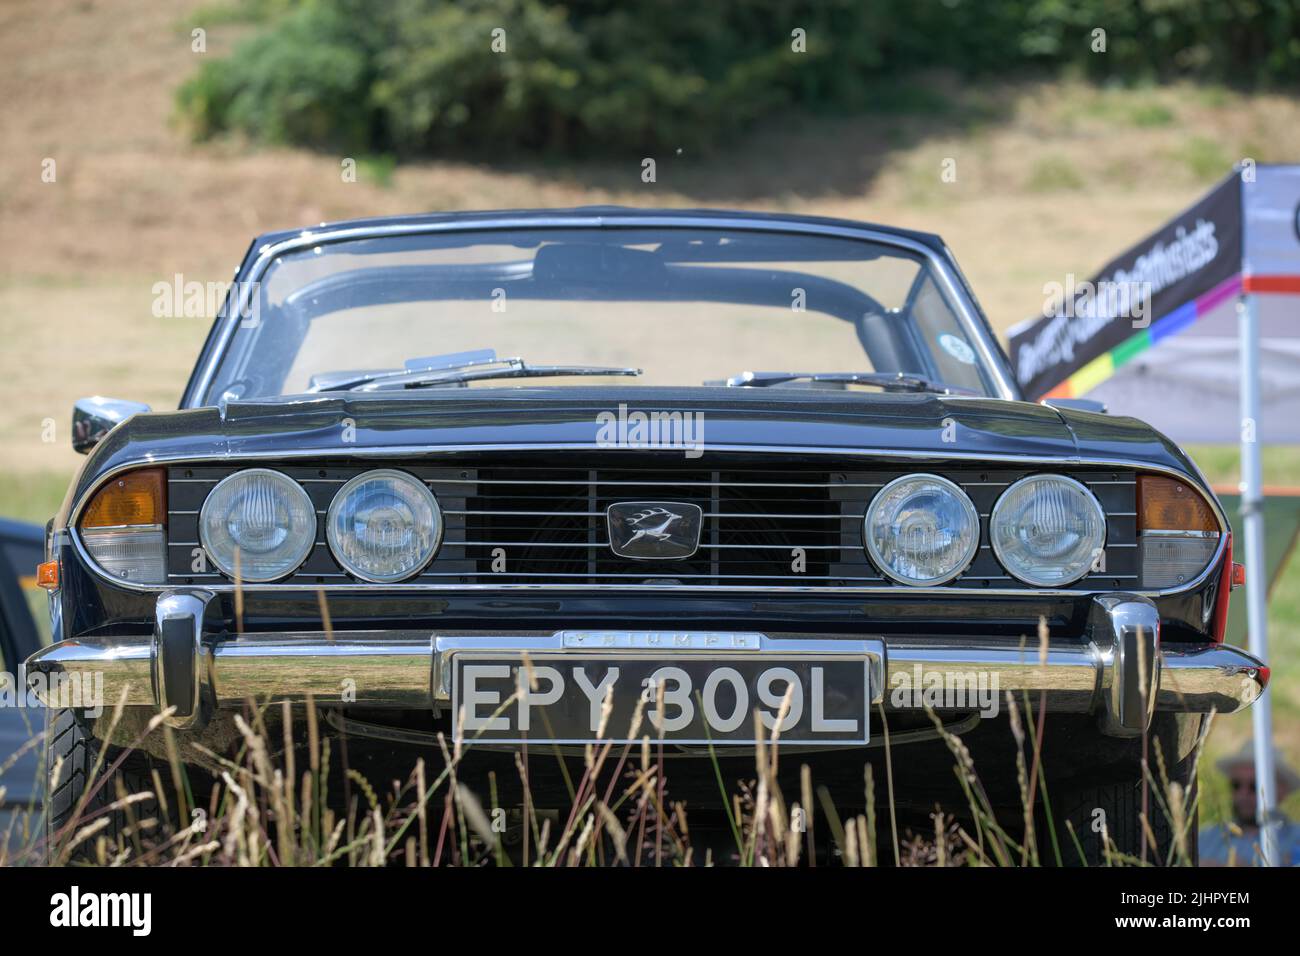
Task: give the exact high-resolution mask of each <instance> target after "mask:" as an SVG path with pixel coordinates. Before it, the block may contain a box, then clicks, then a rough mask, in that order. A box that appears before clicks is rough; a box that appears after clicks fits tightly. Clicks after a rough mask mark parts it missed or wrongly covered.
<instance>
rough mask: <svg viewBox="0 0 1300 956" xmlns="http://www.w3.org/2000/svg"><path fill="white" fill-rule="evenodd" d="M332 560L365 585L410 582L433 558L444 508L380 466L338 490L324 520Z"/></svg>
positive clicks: (409, 481)
mask: <svg viewBox="0 0 1300 956" xmlns="http://www.w3.org/2000/svg"><path fill="white" fill-rule="evenodd" d="M325 536H326V538H327V539H328V540H329V545H330V550H331V551H333V552H334V557H335V558H336V559H337V560H338V562H339V564H341V565H342V566H343V567H344V568H345V569H346V570H347V571H348V572H349V573H351V574H353V575H355V576H356V577H358V578H361V579H362V580H363V581H373V582H375V583H381V584H382V583H387V582H389V581H401V580H402V579H403V578H409V577H410V576H411V575H413V574H415V573H416V572H417V571H419V570H420V569H421V568H423V567H424V566H425V565H426V564H428V563H429V561H430V560H431V559H432V558H433V555H434V552H435V551H437V550H438V545H439V543H440V542H441V541H442V510H441V509H440V508H439V507H438V501H437V499H435V498H434V497H433V492H431V491H430V490H429V489H428V488H427V487H425V485H424V483H423V482H421V481H419V480H417V479H415V478H413V477H411V476H410V475H408V474H406V472H403V471H394V470H392V469H388V468H381V469H378V470H376V471H368V472H366V473H365V474H361V475H357V476H356V477H355V478H353V479H352V480H351V481H349V482H348V483H347V484H345V485H344V486H343V487H342V488H340V489H339V492H338V494H337V495H335V496H334V501H333V502H332V503H331V504H330V509H329V514H328V516H327V517H326V519H325Z"/></svg>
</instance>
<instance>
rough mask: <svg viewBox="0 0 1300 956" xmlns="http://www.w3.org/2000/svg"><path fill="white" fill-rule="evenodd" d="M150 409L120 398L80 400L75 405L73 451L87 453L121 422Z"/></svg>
mask: <svg viewBox="0 0 1300 956" xmlns="http://www.w3.org/2000/svg"><path fill="white" fill-rule="evenodd" d="M149 410H150V409H149V406H148V405H145V404H143V403H141V402H128V401H125V400H123V399H120V398H103V397H102V396H99V395H94V396H92V397H90V398H82V399H78V401H77V403H76V404H75V405H73V406H72V448H73V450H74V451H76V452H79V453H80V454H83V455H85V454H87V453H88V452H89V451H90V449H92V448H94V447H95V446H96V445H98V444H99V441H100V439H101V438H103V437H104V436H105V435H107V434H108V433H109V432H110V431H111V430H112V429H113V426H115V425H117V424H118V422H124V421H126V420H127V419H128V418H130V417H131V416H132V415H139V414H140V413H142V412H147V411H149Z"/></svg>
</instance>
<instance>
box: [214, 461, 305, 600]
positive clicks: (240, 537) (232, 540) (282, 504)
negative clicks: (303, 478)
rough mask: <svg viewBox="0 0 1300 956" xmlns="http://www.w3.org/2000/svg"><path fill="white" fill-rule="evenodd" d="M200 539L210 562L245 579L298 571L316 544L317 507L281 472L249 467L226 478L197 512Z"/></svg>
mask: <svg viewBox="0 0 1300 956" xmlns="http://www.w3.org/2000/svg"><path fill="white" fill-rule="evenodd" d="M199 540H200V541H202V542H203V548H204V550H205V551H207V553H208V557H209V558H211V559H212V563H213V564H215V565H216V566H217V567H218V568H220V569H221V571H222V572H223V573H225V574H226V575H227V576H229V577H235V576H236V566H235V559H236V556H238V559H239V566H238V577H239V579H240V580H242V581H274V580H275V579H276V578H282V577H284V576H285V575H286V574H289V573H290V572H292V571H294V570H295V569H296V568H297V567H298V566H299V565H300V564H302V563H303V561H305V560H306V559H307V555H308V554H309V553H310V552H311V549H312V545H314V544H315V543H316V509H315V508H313V507H312V503H311V499H310V498H309V497H307V492H306V491H304V490H303V488H302V486H301V485H300V484H298V483H297V482H296V481H294V480H293V479H291V478H287V477H285V476H284V475H282V474H280V473H279V472H278V471H271V470H270V469H268V468H248V469H246V470H244V471H237V472H235V473H234V474H233V475H229V476H228V477H226V478H223V479H222V480H221V481H220V482H218V483H217V486H216V487H215V488H213V489H212V491H211V492H210V493H209V494H208V497H207V499H206V500H205V501H204V502H203V508H202V510H200V512H199Z"/></svg>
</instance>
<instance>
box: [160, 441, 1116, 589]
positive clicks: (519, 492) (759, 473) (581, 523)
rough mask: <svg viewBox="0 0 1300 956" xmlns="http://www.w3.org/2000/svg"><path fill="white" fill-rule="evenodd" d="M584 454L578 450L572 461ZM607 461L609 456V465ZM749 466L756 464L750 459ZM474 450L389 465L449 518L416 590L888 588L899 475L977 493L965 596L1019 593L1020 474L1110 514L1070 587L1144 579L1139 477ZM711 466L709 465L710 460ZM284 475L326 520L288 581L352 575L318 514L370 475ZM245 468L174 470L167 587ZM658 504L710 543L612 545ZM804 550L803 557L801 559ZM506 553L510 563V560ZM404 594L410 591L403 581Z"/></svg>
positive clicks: (328, 470)
mask: <svg viewBox="0 0 1300 956" xmlns="http://www.w3.org/2000/svg"><path fill="white" fill-rule="evenodd" d="M575 457H576V455H575ZM603 457H604V456H602V458H603ZM750 457H751V459H753V458H754V457H755V456H750ZM472 459H474V456H471V455H468V454H467V455H466V456H465V463H451V464H448V463H445V462H444V463H440V464H437V465H429V464H423V463H404V462H399V463H384V464H385V465H386V466H390V467H399V468H402V469H404V470H406V471H409V472H410V473H411V474H413V475H415V476H417V477H418V478H420V479H421V480H422V481H424V482H425V483H426V485H428V487H429V488H430V489H431V490H432V491H433V492H434V494H435V495H436V496H437V498H438V501H439V503H440V505H441V506H442V509H443V516H444V521H445V526H444V529H443V545H442V548H441V550H440V551H439V554H438V556H437V557H436V558H435V559H434V560H433V561H432V562H431V563H430V565H429V566H428V567H427V568H426V569H425V570H424V571H423V572H422V573H421V574H420V575H418V576H417V577H416V578H414V579H412V580H413V581H417V582H425V583H429V584H441V585H447V586H455V585H456V584H491V583H494V582H496V583H508V584H533V585H537V584H541V585H544V584H546V583H547V582H551V583H555V584H563V585H566V586H573V585H574V584H583V583H587V584H602V583H605V584H619V585H635V584H637V583H649V584H663V583H680V584H683V585H690V586H693V587H708V586H711V585H712V586H736V585H753V586H755V587H764V586H791V585H795V586H807V587H816V588H826V589H827V590H833V589H835V588H837V587H861V588H872V587H886V586H888V587H892V586H894V585H893V582H892V581H890V580H889V579H888V578H886V577H885V576H883V575H882V574H881V573H880V572H879V571H878V570H877V569H876V568H875V567H874V566H873V565H872V564H871V563H870V562H869V561H868V560H867V558H866V554H865V552H864V550H863V546H862V516H863V513H864V512H865V511H866V508H867V506H868V505H869V504H870V502H871V500H872V498H873V497H874V495H875V494H876V492H878V491H879V489H880V488H882V487H883V486H884V485H886V484H887V483H888V482H889V481H891V480H893V479H894V478H896V477H897V476H899V475H901V474H909V473H916V472H920V471H929V472H933V473H935V474H941V475H943V476H944V477H947V478H949V479H951V480H952V481H954V482H955V483H956V484H958V485H959V486H961V487H962V488H963V489H964V490H965V491H966V493H967V494H969V495H970V497H971V499H972V501H973V502H974V504H975V506H976V511H977V512H978V513H979V514H980V515H981V540H980V549H979V551H978V552H977V553H976V557H975V560H974V561H973V562H972V564H971V567H970V568H969V569H967V571H966V572H965V573H964V574H963V575H961V576H959V577H958V578H957V579H956V580H954V581H952V582H950V583H949V584H948V585H945V587H947V588H951V589H955V590H970V591H979V590H981V589H985V588H990V587H995V588H999V589H1013V590H1014V589H1024V588H1025V587H1026V586H1025V585H1023V584H1021V583H1020V582H1018V581H1016V580H1015V579H1014V578H1011V577H1010V576H1009V575H1008V574H1007V573H1006V571H1005V570H1004V569H1003V568H1002V567H1001V565H1000V564H999V563H998V561H997V559H996V557H995V556H994V555H993V553H992V549H991V548H990V547H989V542H988V528H987V516H988V514H989V512H990V511H991V510H992V507H993V504H994V503H995V502H996V501H997V499H998V496H999V495H1000V494H1001V493H1002V491H1003V489H1005V488H1006V487H1007V486H1008V485H1010V484H1011V483H1012V482H1013V481H1015V480H1017V479H1019V478H1021V477H1023V476H1024V475H1025V474H1027V473H1030V472H1033V471H1039V470H1051V471H1054V472H1058V473H1063V474H1068V475H1070V476H1071V477H1074V478H1076V479H1078V480H1079V481H1081V482H1083V483H1084V484H1085V485H1087V486H1088V487H1090V488H1091V489H1092V490H1093V492H1094V494H1096V495H1097V497H1098V499H1099V500H1100V501H1101V503H1102V505H1103V507H1104V508H1105V510H1106V512H1107V547H1106V562H1105V565H1104V566H1105V567H1106V571H1104V572H1097V573H1095V574H1090V575H1088V576H1087V577H1085V578H1084V579H1083V580H1082V581H1080V582H1077V583H1076V584H1074V585H1072V588H1073V589H1082V590H1096V589H1102V588H1111V587H1119V586H1131V582H1133V581H1135V580H1137V557H1138V556H1137V549H1136V517H1135V511H1136V508H1135V475H1134V474H1133V473H1132V472H1128V471H1115V470H1114V469H1104V468H1072V469H1055V468H1053V469H1034V468H1028V467H1026V468H1009V467H996V468H994V467H984V468H981V467H980V466H979V465H962V466H953V467H940V466H937V465H929V466H926V465H922V464H920V463H918V464H916V465H909V463H907V462H894V463H889V464H883V463H882V464H879V465H875V466H872V467H865V468H864V467H862V466H861V465H860V464H858V465H854V466H853V467H852V468H851V469H849V470H842V471H836V470H833V469H831V468H827V466H826V464H825V463H824V462H813V463H808V464H804V463H802V462H800V463H798V465H797V466H793V465H792V463H791V460H790V459H784V460H782V459H774V460H773V462H772V464H771V466H767V465H764V464H762V463H760V464H752V463H750V462H746V463H745V464H744V465H739V464H736V463H735V462H733V461H726V460H721V459H719V460H716V461H712V462H709V463H708V464H702V463H701V462H699V461H687V462H682V463H679V464H676V465H675V466H673V467H663V459H658V461H657V463H656V465H655V467H653V468H649V467H646V468H642V467H636V466H633V467H627V466H623V467H600V468H591V467H580V468H579V467H574V468H565V467H556V466H555V465H553V464H552V465H546V466H537V467H534V466H531V465H527V464H524V465H519V464H518V463H517V462H516V461H509V463H508V464H507V463H504V462H506V461H508V460H507V459H506V458H505V457H504V456H497V457H496V458H495V459H494V458H492V457H491V456H487V455H480V456H477V460H472ZM705 461H706V462H707V461H708V459H705ZM271 467H276V468H278V470H280V471H283V472H284V473H285V474H286V475H288V476H289V477H291V478H294V479H295V480H297V481H299V482H301V483H302V485H303V486H304V488H306V490H307V492H308V494H309V495H310V497H311V499H312V502H313V505H314V506H315V507H316V509H317V510H318V512H319V514H320V515H321V516H322V520H320V521H319V528H318V534H317V542H316V546H315V547H314V548H313V550H312V552H311V556H310V557H309V558H308V560H307V562H306V563H305V564H304V566H303V568H302V569H300V570H299V571H298V572H297V573H296V574H295V575H293V576H291V577H290V578H288V579H287V582H286V583H300V584H311V583H326V582H341V581H350V580H352V578H351V577H350V576H349V575H347V574H346V573H344V572H343V571H342V569H341V568H340V567H339V566H338V565H337V564H336V563H335V562H334V560H333V557H332V555H331V554H330V552H329V549H328V546H327V545H326V543H325V532H324V521H323V515H324V514H325V511H326V510H327V509H328V507H329V503H330V501H331V499H332V498H333V496H334V494H335V492H337V490H338V488H339V487H340V486H341V485H342V483H343V482H345V481H347V480H348V479H350V478H352V477H353V476H355V475H357V474H360V473H361V472H363V471H365V470H367V469H368V468H369V467H381V464H380V463H375V464H373V465H364V464H357V463H355V462H340V463H337V464H334V465H329V464H326V465H323V466H322V465H310V466H304V465H294V464H288V465H284V466H278V465H275V464H274V463H272V464H271ZM233 470H234V469H233V468H231V467H229V466H228V465H212V466H184V465H181V466H172V467H171V468H169V486H168V488H169V502H170V504H171V505H172V506H173V507H174V510H172V511H170V512H169V531H170V533H171V534H172V535H173V536H174V537H173V539H172V540H171V541H169V548H168V561H169V566H168V572H169V574H168V577H169V580H171V581H172V582H174V583H189V582H196V583H204V582H210V581H214V580H221V576H220V575H217V574H213V573H203V574H200V573H195V572H194V571H193V570H192V568H191V562H192V560H193V558H192V549H193V548H195V547H197V546H198V544H197V539H198V534H197V531H198V510H199V509H200V508H201V506H202V503H203V500H204V498H205V497H206V495H207V493H208V492H209V491H210V490H211V488H212V487H213V486H215V484H216V483H217V481H219V480H220V479H221V478H223V477H225V476H226V475H228V474H230V473H231V472H232V471H233ZM634 501H661V502H664V503H667V504H671V503H678V504H685V503H690V504H695V505H698V506H699V507H700V509H701V512H702V515H703V526H702V528H701V535H700V544H699V548H698V550H697V551H696V552H695V554H693V555H691V556H690V557H688V558H683V559H672V560H647V561H636V560H631V559H626V558H621V557H619V556H617V555H615V554H614V553H613V551H612V550H611V549H610V547H609V540H608V530H607V522H606V508H607V507H608V506H609V505H611V504H614V503H617V502H634ZM796 549H798V550H796ZM502 559H504V565H503V564H502ZM399 586H400V585H399Z"/></svg>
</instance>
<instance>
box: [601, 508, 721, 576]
mask: <svg viewBox="0 0 1300 956" xmlns="http://www.w3.org/2000/svg"><path fill="white" fill-rule="evenodd" d="M605 518H606V523H607V524H608V526H609V546H610V549H611V550H612V551H613V552H614V553H615V554H617V555H618V556H619V557H620V558H634V559H636V560H638V561H655V560H673V559H681V558H689V557H690V556H691V555H693V554H694V553H695V552H696V551H697V550H698V549H699V547H700V529H701V527H702V526H703V524H704V512H703V511H702V510H701V509H700V506H699V505H692V504H682V503H680V502H675V501H619V502H616V503H614V504H612V505H610V506H609V508H608V509H607V510H606V512H605Z"/></svg>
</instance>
